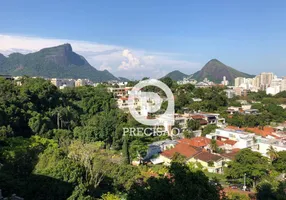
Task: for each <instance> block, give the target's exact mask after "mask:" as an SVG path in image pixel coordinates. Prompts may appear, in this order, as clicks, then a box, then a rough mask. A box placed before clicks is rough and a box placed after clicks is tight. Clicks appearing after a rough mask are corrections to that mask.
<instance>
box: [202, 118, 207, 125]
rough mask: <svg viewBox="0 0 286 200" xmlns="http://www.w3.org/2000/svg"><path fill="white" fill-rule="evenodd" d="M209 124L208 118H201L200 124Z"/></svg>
mask: <svg viewBox="0 0 286 200" xmlns="http://www.w3.org/2000/svg"><path fill="white" fill-rule="evenodd" d="M207 124H208V121H207V120H204V119H201V120H200V125H207Z"/></svg>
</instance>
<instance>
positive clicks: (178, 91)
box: [0, 77, 286, 200]
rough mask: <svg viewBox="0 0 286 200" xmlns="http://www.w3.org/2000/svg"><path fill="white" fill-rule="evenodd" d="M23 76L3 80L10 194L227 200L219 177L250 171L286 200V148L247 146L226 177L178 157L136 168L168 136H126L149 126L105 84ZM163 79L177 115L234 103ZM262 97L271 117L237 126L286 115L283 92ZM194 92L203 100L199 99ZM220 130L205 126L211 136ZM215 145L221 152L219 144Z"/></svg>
mask: <svg viewBox="0 0 286 200" xmlns="http://www.w3.org/2000/svg"><path fill="white" fill-rule="evenodd" d="M21 81H22V86H17V85H15V84H14V83H13V82H11V81H8V80H4V79H0V180H1V181H0V188H1V189H2V191H3V195H4V196H11V194H13V193H16V194H17V195H19V196H21V197H24V198H25V199H32V200H33V199H68V200H73V199H80V200H83V199H85V200H87V199H88V200H92V199H106V200H109V199H114V200H117V199H131V200H133V199H182V200H183V199H220V197H223V198H225V197H224V193H223V192H222V188H221V186H220V185H219V184H214V183H213V182H214V181H213V180H217V179H219V181H221V182H225V179H226V178H227V179H236V180H239V181H240V182H241V179H242V178H243V176H244V174H245V173H246V174H247V185H248V186H249V185H255V186H257V187H256V189H257V191H258V192H259V195H261V196H265V194H264V193H263V192H264V191H265V190H264V189H263V188H267V187H268V186H263V184H264V183H266V182H268V183H270V189H269V192H271V193H270V194H271V195H272V194H273V195H272V197H275V198H276V199H278V200H280V199H283V198H280V196H282V194H283V193H282V191H283V187H285V185H284V183H283V182H279V181H278V180H277V179H276V178H277V176H278V175H279V174H280V173H283V172H285V170H286V169H285V160H286V154H285V152H275V150H273V149H271V148H269V156H270V157H271V160H268V159H267V158H265V157H263V156H261V155H260V154H259V153H255V152H251V151H250V150H248V149H245V150H242V151H241V152H240V153H239V154H238V155H237V156H236V158H235V160H234V161H233V162H230V163H228V167H227V169H226V170H225V172H226V178H225V177H224V176H223V175H222V176H219V175H213V174H208V173H206V175H205V174H204V173H203V172H202V171H201V169H202V166H200V165H199V164H197V166H198V168H195V167H194V165H192V164H188V165H185V164H183V163H182V162H183V161H184V160H185V158H184V157H182V156H181V155H177V154H176V155H175V157H174V162H173V163H172V164H171V166H170V167H166V166H160V165H158V166H149V165H143V166H138V167H136V166H132V165H130V163H131V162H132V161H134V160H137V161H142V158H144V156H145V155H146V153H147V147H148V144H150V143H152V142H154V141H158V140H162V139H167V138H168V137H167V136H162V137H128V136H123V127H141V126H142V125H141V124H139V123H138V122H137V121H135V120H134V119H133V118H132V117H131V116H130V115H128V114H126V113H124V112H122V111H121V110H119V109H118V108H117V106H116V102H115V100H114V98H113V95H112V94H110V93H108V92H107V89H106V87H105V86H98V87H90V86H85V87H78V88H66V89H64V90H59V89H57V88H56V87H55V86H53V85H52V84H51V83H50V82H48V81H46V80H44V79H40V78H35V79H33V78H27V77H24V78H23V79H22V80H21ZM162 81H163V82H164V83H166V84H167V85H169V86H170V87H171V90H172V91H173V92H174V95H175V98H176V99H175V101H176V108H175V109H176V112H184V111H185V110H195V111H198V110H201V111H206V112H219V113H221V114H223V115H224V114H225V112H224V111H225V109H226V106H228V105H231V104H233V103H234V100H229V99H227V98H226V96H225V93H224V91H223V90H224V88H218V87H213V88H206V89H201V88H200V89H197V88H195V87H194V86H193V85H191V84H186V85H180V86H179V85H177V84H176V82H174V81H172V80H171V79H170V78H164V79H162ZM130 84H131V85H132V84H135V82H134V83H131V82H130ZM149 89H150V90H153V89H154V88H152V87H150V88H147V90H149ZM159 92H160V91H159ZM260 95H262V98H261V101H262V102H264V103H263V106H260V105H259V104H257V105H256V106H257V108H259V110H260V111H262V112H263V111H264V112H265V113H264V114H263V116H262V115H261V116H255V117H253V118H251V116H250V115H249V116H248V117H247V116H244V117H245V119H243V118H241V115H237V116H236V115H234V116H233V118H232V119H233V120H234V121H233V124H235V123H241V122H242V123H253V124H249V125H253V126H257V125H260V126H261V125H264V124H265V125H266V124H267V123H270V122H271V121H275V120H274V118H275V119H277V121H279V120H281V119H283V117H284V112H285V110H283V109H281V107H279V106H278V107H277V105H276V104H275V103H273V102H274V101H275V102H276V101H277V99H278V101H279V102H280V101H282V100H280V99H281V97H268V96H263V94H260ZM194 97H196V98H201V99H202V100H203V101H202V102H193V101H192V98H194ZM262 117H264V118H263V122H262ZM255 118H257V119H259V120H261V122H260V121H258V120H257V121H255V120H256V119H255ZM230 120H231V119H230ZM240 121H241V122H240ZM248 121H251V122H248ZM253 121H254V122H253ZM198 122H199V121H195V120H191V121H189V123H188V130H189V131H188V130H186V131H185V132H184V135H185V136H186V137H193V132H192V131H191V130H197V129H201V126H200V124H199V123H198ZM256 122H259V123H256ZM262 123H264V124H262ZM241 125H245V124H241ZM215 128H216V127H215V126H214V125H208V126H205V127H204V129H203V130H202V132H203V135H205V134H208V133H210V132H212V131H214V130H215ZM211 149H212V150H213V151H214V152H219V151H220V149H219V148H218V146H217V144H216V142H215V141H212V143H211ZM209 164H210V165H213V164H214V163H211V162H210V163H209ZM210 179H213V180H212V181H209V180H210ZM186 183H187V184H186ZM268 188H269V187H268ZM272 197H271V198H272ZM234 198H238V197H233V199H234ZM261 199H263V198H261Z"/></svg>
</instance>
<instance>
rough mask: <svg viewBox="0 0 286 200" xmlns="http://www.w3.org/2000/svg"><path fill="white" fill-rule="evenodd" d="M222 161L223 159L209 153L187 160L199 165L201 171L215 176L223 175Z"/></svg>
mask: <svg viewBox="0 0 286 200" xmlns="http://www.w3.org/2000/svg"><path fill="white" fill-rule="evenodd" d="M223 161H224V159H223V157H221V156H219V155H216V154H212V153H209V152H201V153H199V154H197V155H195V156H194V157H192V158H191V159H190V160H189V162H192V163H196V164H198V163H200V164H201V166H202V167H203V169H206V170H207V171H208V172H211V173H217V174H221V173H223V164H224V162H223Z"/></svg>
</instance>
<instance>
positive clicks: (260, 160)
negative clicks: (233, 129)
mask: <svg viewBox="0 0 286 200" xmlns="http://www.w3.org/2000/svg"><path fill="white" fill-rule="evenodd" d="M267 163H268V160H267V158H266V157H263V156H262V155H261V154H260V153H258V152H253V151H251V150H250V149H242V150H241V151H240V152H239V153H238V154H237V155H236V156H235V159H234V160H233V161H232V162H230V163H229V165H228V167H227V168H226V170H225V173H226V176H227V178H230V179H233V178H235V179H238V178H241V179H242V178H243V177H244V175H245V174H246V177H247V179H246V180H247V183H248V184H250V183H252V184H253V188H255V187H256V184H257V182H258V181H259V180H260V179H261V177H263V176H265V175H267V174H268V171H269V165H268V164H267Z"/></svg>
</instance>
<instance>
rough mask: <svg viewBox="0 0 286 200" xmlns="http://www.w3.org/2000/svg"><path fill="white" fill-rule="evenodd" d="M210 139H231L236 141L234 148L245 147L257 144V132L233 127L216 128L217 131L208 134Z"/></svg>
mask: <svg viewBox="0 0 286 200" xmlns="http://www.w3.org/2000/svg"><path fill="white" fill-rule="evenodd" d="M206 137H207V138H209V139H216V140H221V141H222V142H224V141H227V140H231V141H236V143H235V144H233V145H232V148H238V149H244V148H251V147H253V146H254V144H255V134H254V133H247V132H244V131H236V130H231V129H216V131H215V133H210V134H208V135H206Z"/></svg>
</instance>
